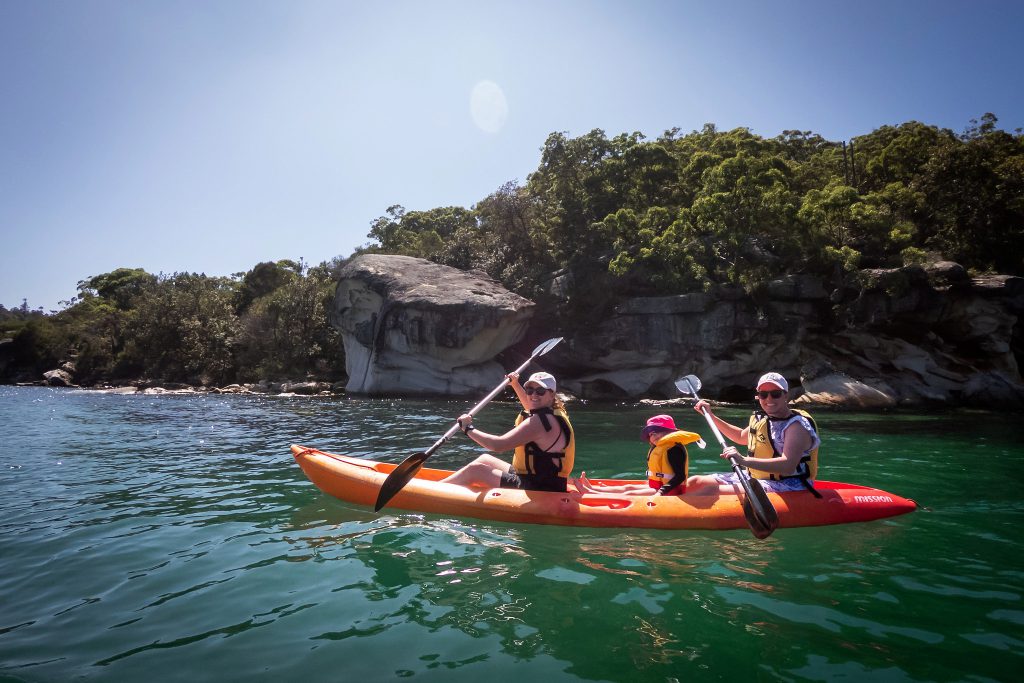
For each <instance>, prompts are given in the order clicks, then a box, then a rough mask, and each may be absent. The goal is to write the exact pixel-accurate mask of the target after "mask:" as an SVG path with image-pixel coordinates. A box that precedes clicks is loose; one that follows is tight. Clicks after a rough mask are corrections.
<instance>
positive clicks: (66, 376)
mask: <svg viewBox="0 0 1024 683" xmlns="http://www.w3.org/2000/svg"><path fill="white" fill-rule="evenodd" d="M43 381H44V382H45V383H46V384H47V385H49V386H51V387H73V386H75V383H74V380H73V379H72V377H71V373H70V372H68V371H67V370H64V369H57V370H48V371H47V372H44V373H43Z"/></svg>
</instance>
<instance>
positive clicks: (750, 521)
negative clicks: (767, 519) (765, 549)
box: [743, 498, 772, 539]
mask: <svg viewBox="0 0 1024 683" xmlns="http://www.w3.org/2000/svg"><path fill="white" fill-rule="evenodd" d="M743 516H744V517H746V518H747V526H749V527H750V533H752V534H754V538H758V539H764V538H768V537H769V536H771V535H772V529H770V528H768V526H766V525H765V523H764V522H763V521H761V520H760V519H758V517H757V513H755V512H754V508H753V507H752V506H751V504H750V498H744V499H743Z"/></svg>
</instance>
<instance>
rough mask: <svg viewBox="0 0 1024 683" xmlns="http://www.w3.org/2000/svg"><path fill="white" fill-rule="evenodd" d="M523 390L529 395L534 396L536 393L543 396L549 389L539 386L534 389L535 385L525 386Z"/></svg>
mask: <svg viewBox="0 0 1024 683" xmlns="http://www.w3.org/2000/svg"><path fill="white" fill-rule="evenodd" d="M523 391H525V392H526V395H527V396H533V395H534V394H536V395H537V396H543V395H544V394H546V393H548V390H547V389H545V388H543V387H537V388H536V389H534V388H533V387H525V388H524V389H523Z"/></svg>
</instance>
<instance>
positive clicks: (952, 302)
mask: <svg viewBox="0 0 1024 683" xmlns="http://www.w3.org/2000/svg"><path fill="white" fill-rule="evenodd" d="M855 282H856V284H854V285H846V286H842V287H827V286H826V285H825V283H823V282H822V281H821V280H819V279H816V278H812V277H806V276H789V277H783V278H780V279H778V280H776V281H774V282H771V283H770V284H769V285H768V286H767V287H766V288H765V289H764V290H763V291H760V292H758V293H756V295H754V296H749V295H747V294H745V293H744V292H743V291H741V290H739V289H737V288H730V287H718V288H714V289H712V290H711V291H709V292H707V293H693V294H684V295H680V296H666V297H646V298H637V299H630V300H627V301H624V302H622V303H621V304H620V305H619V306H618V307H617V308H616V309H615V310H614V312H613V313H612V314H611V315H609V316H608V317H607V318H606V319H605V320H604V321H603V322H602V323H601V324H600V325H598V326H596V327H595V328H593V329H588V330H586V331H582V332H577V333H575V334H572V335H571V336H570V338H569V339H568V343H566V344H563V345H562V346H560V347H559V349H557V350H556V352H553V353H552V354H551V356H550V357H549V358H546V359H545V362H546V365H547V366H548V369H550V370H552V371H554V372H556V373H557V374H558V376H559V381H560V386H561V387H562V388H564V389H566V390H567V391H569V392H571V393H573V394H576V395H577V396H580V397H582V398H594V399H638V398H645V397H650V398H672V397H675V396H677V395H678V392H677V391H676V389H675V387H674V384H673V380H674V379H676V378H677V377H679V376H681V375H684V374H690V373H693V374H697V375H698V376H699V377H700V378H701V379H702V380H703V382H704V385H705V387H706V389H705V391H704V393H705V394H706V395H707V396H708V397H709V398H718V399H720V400H729V401H747V400H749V399H750V396H751V390H752V384H753V382H754V381H755V380H756V378H757V376H758V375H760V374H761V373H762V372H764V371H767V370H775V371H778V372H781V373H782V374H784V375H785V376H786V377H787V378H789V380H790V383H791V386H792V389H793V392H792V393H793V395H794V396H796V397H797V401H798V402H804V403H813V404H817V405H821V404H825V405H832V406H838V407H852V408H885V407H893V406H898V405H913V406H922V405H929V404H943V405H975V406H986V407H997V408H1021V407H1024V383H1022V381H1021V375H1020V369H1019V366H1018V358H1019V357H1020V356H1021V354H1022V352H1024V340H1022V334H1021V324H1020V318H1021V314H1022V312H1024V279H1021V278H1017V277H1008V276H988V277H979V278H971V277H969V276H968V274H967V273H966V272H965V271H964V270H963V268H961V267H960V266H958V265H957V264H955V263H948V262H946V263H938V264H933V265H931V266H929V267H927V268H922V267H907V268H900V269H893V270H869V271H863V272H861V273H859V274H858V277H857V278H856V280H855ZM532 311H533V308H532V304H531V303H530V302H528V301H526V300H525V299H522V298H520V297H518V296H516V295H514V294H511V293H510V292H507V291H505V290H503V289H502V288H501V287H500V286H499V285H498V284H497V283H495V282H493V281H492V280H489V279H487V278H485V277H483V276H478V275H474V274H471V273H462V272H460V271H456V270H452V269H449V268H445V267H443V266H438V265H436V264H432V263H429V262H427V261H422V260H420V259H414V258H408V257H401V256H383V255H372V256H362V257H359V258H357V259H354V260H353V261H352V262H351V263H350V264H349V265H348V266H347V267H346V269H345V272H344V273H343V274H342V280H341V281H340V283H339V285H338V290H337V296H336V299H335V310H334V317H333V322H334V324H335V325H336V326H337V327H338V329H339V330H341V332H342V337H343V339H344V343H345V353H346V358H347V366H348V370H349V375H350V380H349V384H348V390H349V391H353V392H359V393H401V394H417V393H441V394H472V393H480V392H482V391H485V390H486V389H489V388H491V387H493V386H494V384H496V383H497V381H500V377H501V368H500V367H499V366H498V365H497V364H496V363H495V362H494V361H493V358H494V357H495V355H497V354H498V353H499V352H500V351H502V350H503V349H505V348H507V347H508V346H510V345H512V344H514V343H515V342H516V341H517V340H519V339H520V338H521V337H523V335H524V334H525V333H526V329H527V324H528V322H529V318H530V316H531V315H532ZM564 332H565V331H560V330H557V329H556V328H555V327H554V326H552V325H550V324H546V325H545V326H544V329H543V331H541V330H540V329H539V326H538V329H537V332H536V333H535V334H534V335H532V337H536V338H537V339H539V338H540V337H545V336H546V337H550V336H554V335H556V334H559V333H564ZM531 341H536V339H532V338H531Z"/></svg>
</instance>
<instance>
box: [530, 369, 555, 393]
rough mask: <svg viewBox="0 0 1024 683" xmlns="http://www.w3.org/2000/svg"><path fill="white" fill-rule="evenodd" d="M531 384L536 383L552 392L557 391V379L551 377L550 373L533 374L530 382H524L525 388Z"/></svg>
mask: <svg viewBox="0 0 1024 683" xmlns="http://www.w3.org/2000/svg"><path fill="white" fill-rule="evenodd" d="M530 382H535V383H536V384H539V385H541V386H542V387H544V388H545V389H550V390H551V391H554V390H555V377H554V375H551V374H550V373H547V372H535V373H533V374H532V375H530V378H529V379H528V380H526V381H525V382H523V386H526V385H527V384H529V383H530Z"/></svg>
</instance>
